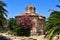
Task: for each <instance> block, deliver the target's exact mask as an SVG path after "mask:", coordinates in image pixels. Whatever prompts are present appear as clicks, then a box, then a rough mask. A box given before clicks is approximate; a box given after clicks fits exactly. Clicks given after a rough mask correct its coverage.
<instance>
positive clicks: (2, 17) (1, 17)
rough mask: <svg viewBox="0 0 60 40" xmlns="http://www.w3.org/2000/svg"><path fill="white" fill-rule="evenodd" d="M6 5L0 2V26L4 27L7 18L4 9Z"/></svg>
mask: <svg viewBox="0 0 60 40" xmlns="http://www.w3.org/2000/svg"><path fill="white" fill-rule="evenodd" d="M4 7H6V4H5V3H4V2H3V1H0V26H2V27H3V26H4V23H5V21H6V17H7V12H8V11H7V10H6V9H5V8H4Z"/></svg>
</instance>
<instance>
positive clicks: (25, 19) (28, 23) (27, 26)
mask: <svg viewBox="0 0 60 40" xmlns="http://www.w3.org/2000/svg"><path fill="white" fill-rule="evenodd" d="M17 24H18V25H19V29H18V30H19V31H18V35H22V36H23V35H25V36H29V35H30V31H31V29H32V27H33V25H34V23H33V21H32V17H30V16H29V15H23V16H22V17H20V18H18V20H17Z"/></svg>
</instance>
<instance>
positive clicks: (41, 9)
mask: <svg viewBox="0 0 60 40" xmlns="http://www.w3.org/2000/svg"><path fill="white" fill-rule="evenodd" d="M3 1H4V2H5V3H6V4H7V7H6V9H7V10H8V12H9V13H8V18H12V17H15V16H17V15H20V14H21V13H25V8H26V6H28V5H29V4H30V3H31V4H32V5H33V6H35V7H36V13H37V14H41V15H42V16H45V17H46V18H47V17H48V16H49V15H50V13H51V11H48V10H49V9H52V10H58V11H60V9H59V8H57V7H56V5H57V4H60V2H59V1H58V0H3Z"/></svg>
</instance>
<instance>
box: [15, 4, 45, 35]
mask: <svg viewBox="0 0 60 40" xmlns="http://www.w3.org/2000/svg"><path fill="white" fill-rule="evenodd" d="M25 14H27V15H29V16H31V17H32V18H33V21H34V22H35V24H34V27H33V28H32V30H31V35H42V34H44V26H45V17H44V16H42V15H40V14H37V13H36V8H35V7H34V6H32V5H29V6H27V7H26V8H25ZM25 14H24V13H23V14H20V15H19V16H16V18H19V17H22V16H23V15H25Z"/></svg>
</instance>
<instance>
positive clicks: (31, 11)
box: [26, 5, 35, 14]
mask: <svg viewBox="0 0 60 40" xmlns="http://www.w3.org/2000/svg"><path fill="white" fill-rule="evenodd" d="M26 13H28V14H31V13H35V7H34V6H32V5H29V6H27V7H26Z"/></svg>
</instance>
